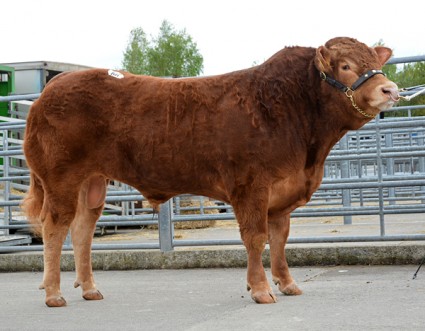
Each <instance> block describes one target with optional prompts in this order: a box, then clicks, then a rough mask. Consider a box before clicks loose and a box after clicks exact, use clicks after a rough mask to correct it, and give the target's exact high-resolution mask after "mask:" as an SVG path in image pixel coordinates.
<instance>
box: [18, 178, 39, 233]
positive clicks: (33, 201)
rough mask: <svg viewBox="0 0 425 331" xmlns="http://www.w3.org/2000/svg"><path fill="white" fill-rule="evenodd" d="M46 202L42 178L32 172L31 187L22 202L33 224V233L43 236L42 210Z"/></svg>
mask: <svg viewBox="0 0 425 331" xmlns="http://www.w3.org/2000/svg"><path fill="white" fill-rule="evenodd" d="M43 203H44V189H43V186H42V185H41V182H40V179H39V178H38V177H37V176H36V175H35V174H34V173H33V172H31V179H30V188H29V190H28V193H27V195H26V197H25V199H24V201H23V202H22V204H21V207H22V209H23V211H24V212H25V215H26V216H27V219H28V221H29V222H30V224H31V225H32V229H31V230H32V231H33V233H34V234H35V235H36V236H38V237H41V211H42V209H43Z"/></svg>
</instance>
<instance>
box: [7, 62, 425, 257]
mask: <svg viewBox="0 0 425 331" xmlns="http://www.w3.org/2000/svg"><path fill="white" fill-rule="evenodd" d="M420 59H422V60H425V58H420ZM37 97H38V95H31V96H29V97H28V96H27V97H22V96H21V97H18V96H14V97H13V100H19V99H34V98H37ZM5 100H7V101H10V100H11V99H7V98H1V97H0V102H1V101H5ZM416 109H425V105H422V106H411V107H398V108H394V109H393V110H398V111H405V112H409V114H410V112H412V111H415V110H416ZM0 120H1V122H0V143H1V147H2V149H1V150H0V158H2V165H1V177H0V181H1V183H0V208H2V209H3V211H2V212H1V214H0V240H1V239H2V238H4V239H7V238H11V239H12V240H10V243H8V240H4V241H3V242H1V241H0V252H9V251H24V250H41V249H42V245H31V246H16V245H18V244H19V245H21V244H27V243H30V242H31V238H30V237H29V236H26V235H23V236H16V235H14V236H13V235H12V233H13V232H16V231H18V232H19V233H22V230H23V229H27V228H28V224H27V222H26V219H25V217H24V216H23V214H22V211H21V210H20V208H19V204H20V202H21V199H22V197H23V195H24V193H25V192H26V191H27V189H28V184H29V173H28V169H27V168H26V166H25V160H24V157H23V154H22V138H23V131H24V129H25V120H23V119H16V118H15V119H14V118H0ZM424 142H425V117H399V118H385V119H379V118H376V119H375V120H374V121H372V122H370V123H368V124H367V125H365V126H364V127H363V128H362V129H361V130H358V131H355V132H349V133H348V134H347V135H346V136H344V137H343V138H342V139H341V140H340V142H338V143H337V144H336V145H335V147H334V148H333V150H332V151H331V153H330V155H329V157H328V158H327V160H326V163H325V175H324V180H323V183H322V185H321V186H320V188H319V190H318V191H317V192H316V193H315V194H314V195H313V197H312V199H311V201H310V202H309V203H308V204H307V205H306V206H305V207H302V208H299V209H297V210H296V211H294V212H293V213H292V217H293V218H295V219H297V218H299V219H301V218H318V217H322V218H328V217H340V218H341V224H345V225H347V226H349V225H350V224H353V217H357V216H371V215H374V216H377V217H378V218H379V220H378V221H379V234H375V235H371V234H367V235H355V236H338V235H332V236H316V235H310V236H302V237H291V238H290V239H289V242H291V243H319V242H350V241H387V240H425V231H423V232H422V233H410V234H401V233H400V234H387V233H386V222H385V216H386V215H396V214H397V215H408V214H423V213H425V149H424ZM187 201H189V202H191V203H189V204H187V203H186V204H185V203H184V202H187ZM206 201H208V203H206ZM194 202H195V203H194ZM194 212H196V213H197V214H193V213H194ZM187 213H189V214H187ZM195 220H196V221H217V220H219V221H229V222H235V216H234V214H233V211H232V207H231V206H229V205H226V204H224V203H222V202H219V201H213V200H210V199H208V198H205V197H193V196H179V197H176V198H174V199H172V200H170V201H169V202H167V203H165V204H163V205H161V209H160V212H159V213H158V214H156V213H154V212H153V211H152V209H151V208H150V206H149V205H148V203H147V201H146V200H145V199H144V198H143V196H141V195H140V193H139V192H138V191H136V190H135V189H133V188H132V187H130V186H128V185H125V184H122V183H119V182H113V183H112V184H111V185H110V186H109V188H108V193H107V197H106V206H105V210H104V213H103V215H102V217H101V218H100V220H99V222H98V224H97V226H98V228H99V229H109V228H113V229H116V228H117V227H135V228H138V229H140V227H142V226H149V225H157V226H158V233H159V239H158V240H157V242H154V243H152V242H150V243H134V244H131V243H108V244H99V243H98V244H94V245H93V249H95V250H96V249H161V250H162V251H169V250H172V249H174V248H175V247H180V246H209V245H240V244H242V242H241V240H240V239H220V238H219V239H217V238H215V239H192V240H184V239H176V238H175V236H174V225H175V224H177V223H183V222H193V221H195ZM420 226H422V227H424V230H425V221H424V223H422V224H421V225H420ZM419 232H420V231H419ZM10 245H13V246H10ZM64 249H65V250H68V249H71V244H70V240H69V239H68V240H67V242H66V244H65V246H64Z"/></svg>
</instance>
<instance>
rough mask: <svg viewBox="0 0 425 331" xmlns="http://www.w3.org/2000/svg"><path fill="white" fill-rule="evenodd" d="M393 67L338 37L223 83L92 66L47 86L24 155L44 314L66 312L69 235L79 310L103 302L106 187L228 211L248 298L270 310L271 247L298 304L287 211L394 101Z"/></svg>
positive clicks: (382, 55) (283, 54)
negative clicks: (96, 270) (99, 266)
mask: <svg viewBox="0 0 425 331" xmlns="http://www.w3.org/2000/svg"><path fill="white" fill-rule="evenodd" d="M390 56H391V50H390V49H388V48H385V47H375V48H369V47H367V46H366V45H364V44H362V43H360V42H358V41H356V40H354V39H350V38H335V39H332V40H330V41H328V42H327V43H326V44H325V46H321V47H319V48H317V49H315V48H306V47H289V48H285V49H283V50H281V51H280V52H278V53H276V54H275V55H274V56H273V57H271V58H270V59H269V60H268V61H266V62H265V63H264V64H262V65H259V66H257V67H253V68H250V69H246V70H241V71H237V72H232V73H229V74H224V75H220V76H213V77H204V78H185V79H161V78H154V77H147V76H136V75H132V74H129V73H118V72H111V71H109V72H108V70H101V69H95V70H88V71H83V72H76V73H67V74H63V75H61V76H59V77H57V78H55V79H54V80H53V81H51V82H50V83H49V84H48V85H47V86H46V88H45V90H44V92H43V94H42V95H41V97H40V98H39V99H38V100H37V101H36V102H35V103H34V105H33V106H32V108H31V111H30V114H29V117H28V125H27V129H26V134H25V144H24V151H25V155H26V158H27V162H28V165H29V167H30V169H31V187H30V191H29V194H28V196H27V198H26V200H25V202H24V208H25V210H26V213H27V215H28V218H29V219H31V220H32V221H33V222H38V223H41V224H42V235H43V240H44V279H43V284H42V288H44V289H45V291H46V304H47V305H48V306H63V305H65V304H66V301H65V300H64V298H63V297H62V295H61V291H60V266H59V265H60V256H61V248H62V244H63V242H64V239H65V237H66V234H67V232H68V229H69V228H71V235H72V240H73V247H74V252H75V263H76V273H77V280H76V282H75V286H81V287H82V292H83V297H84V298H85V299H87V300H97V299H102V298H103V297H102V295H101V294H100V292H99V291H98V290H97V288H96V285H95V283H94V279H93V274H92V267H91V259H90V254H91V243H92V237H93V233H94V231H95V227H96V221H97V219H98V218H99V216H100V214H101V213H102V208H103V205H104V199H105V194H106V186H107V183H108V180H109V179H114V180H118V181H122V182H124V183H127V184H129V185H131V186H133V187H135V188H137V189H138V190H139V191H140V192H141V193H142V194H143V195H144V196H145V197H146V198H147V199H148V200H149V201H150V202H151V203H152V204H153V205H154V206H158V204H160V203H163V202H165V201H167V200H168V199H170V198H171V197H173V196H175V195H178V194H182V193H192V194H197V195H205V196H209V197H212V198H215V199H219V200H222V201H226V202H228V203H230V204H231V205H232V206H233V208H234V211H235V214H236V218H237V220H238V222H239V225H240V233H241V237H242V240H243V242H244V244H245V246H246V249H247V253H248V275H247V282H248V288H249V289H250V290H251V296H252V298H253V299H254V300H255V301H256V302H258V303H272V302H275V301H276V297H275V295H274V294H273V291H272V289H271V287H270V285H269V283H268V281H267V278H266V274H265V272H264V268H263V265H262V262H261V255H262V252H263V250H264V248H265V245H266V243H267V242H268V243H269V244H270V253H271V272H272V276H273V281H274V282H275V283H276V284H277V285H278V288H279V290H280V291H281V292H282V293H284V294H288V295H296V294H301V290H300V289H299V288H298V287H297V285H296V284H295V282H294V280H293V279H292V277H291V275H290V273H289V270H288V265H287V262H286V258H285V250H284V248H285V244H286V241H287V238H288V234H289V214H290V213H291V212H292V211H293V210H294V209H295V208H297V207H299V206H302V205H304V204H305V203H306V202H307V201H309V199H310V197H311V195H312V194H313V192H314V191H315V190H316V189H317V188H318V187H319V184H320V182H321V180H322V176H323V165H324V162H325V158H326V156H327V155H328V153H329V151H330V150H331V148H332V146H333V145H334V144H335V143H336V142H337V141H338V140H339V139H340V138H341V137H342V136H343V135H344V134H345V133H346V132H347V130H355V129H358V128H360V127H361V126H363V125H364V124H365V123H367V122H368V121H369V120H370V119H371V118H373V117H374V116H376V115H377V114H378V113H379V112H380V111H381V110H384V109H387V108H389V107H391V106H392V105H393V104H394V102H395V101H397V99H398V97H399V96H398V90H397V86H396V85H395V84H394V83H393V82H391V81H389V80H388V79H387V78H386V77H385V76H384V75H383V74H381V72H380V71H379V69H380V68H381V67H382V65H383V64H384V63H385V62H386V61H387V60H388V59H389V58H390ZM371 70H375V71H371ZM376 70H378V71H376ZM366 72H368V74H367V75H363V74H364V73H366ZM362 75H363V76H362ZM359 77H360V78H359ZM369 78H370V79H369ZM348 87H350V88H348Z"/></svg>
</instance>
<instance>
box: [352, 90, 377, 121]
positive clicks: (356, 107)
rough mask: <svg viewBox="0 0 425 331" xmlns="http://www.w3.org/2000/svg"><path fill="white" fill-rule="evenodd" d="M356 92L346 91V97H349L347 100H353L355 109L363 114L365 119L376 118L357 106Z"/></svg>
mask: <svg viewBox="0 0 425 331" xmlns="http://www.w3.org/2000/svg"><path fill="white" fill-rule="evenodd" d="M353 94H354V91H353V90H352V89H347V91H345V95H346V96H347V98H349V99H350V100H351V104H352V105H353V107H354V108H355V109H356V110H357V111H358V112H359V113H360V114H362V115H363V116H364V117H367V118H375V117H376V115H372V114H368V113H366V112H365V111H364V110H362V109H361V108H360V107H359V106H357V104H356V102H355V101H354V97H353Z"/></svg>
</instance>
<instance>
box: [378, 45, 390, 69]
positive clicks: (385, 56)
mask: <svg viewBox="0 0 425 331" xmlns="http://www.w3.org/2000/svg"><path fill="white" fill-rule="evenodd" d="M374 49H375V52H376V54H378V58H379V62H381V64H382V65H384V64H385V63H386V62H387V61H388V60H389V59H390V57H391V55H392V54H393V51H392V50H391V49H389V48H388V47H382V46H376V47H375V48H374Z"/></svg>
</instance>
